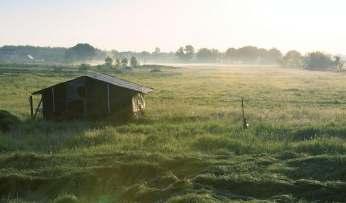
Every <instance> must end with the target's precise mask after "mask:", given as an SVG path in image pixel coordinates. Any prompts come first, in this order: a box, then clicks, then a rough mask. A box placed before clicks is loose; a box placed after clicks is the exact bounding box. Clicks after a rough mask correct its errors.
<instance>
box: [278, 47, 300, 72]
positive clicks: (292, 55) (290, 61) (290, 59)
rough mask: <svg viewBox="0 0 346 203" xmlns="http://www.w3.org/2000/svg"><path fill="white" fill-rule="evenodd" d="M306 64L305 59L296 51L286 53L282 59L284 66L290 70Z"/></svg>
mask: <svg viewBox="0 0 346 203" xmlns="http://www.w3.org/2000/svg"><path fill="white" fill-rule="evenodd" d="M303 64H304V57H303V56H302V55H301V53H299V52H298V51H296V50H291V51H289V52H287V53H286V55H285V56H284V57H283V59H282V65H283V66H284V67H289V68H301V67H302V66H303Z"/></svg>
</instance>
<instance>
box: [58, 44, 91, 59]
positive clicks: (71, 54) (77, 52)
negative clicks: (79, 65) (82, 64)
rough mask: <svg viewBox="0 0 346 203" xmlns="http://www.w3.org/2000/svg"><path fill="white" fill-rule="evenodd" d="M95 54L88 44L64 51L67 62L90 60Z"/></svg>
mask: <svg viewBox="0 0 346 203" xmlns="http://www.w3.org/2000/svg"><path fill="white" fill-rule="evenodd" d="M96 52H97V50H96V49H95V48H94V47H93V46H91V45H90V44H82V43H79V44H77V45H75V46H74V47H71V48H69V49H67V50H66V53H65V59H66V60H67V61H69V62H73V61H86V60H91V59H93V58H94V57H95V56H96Z"/></svg>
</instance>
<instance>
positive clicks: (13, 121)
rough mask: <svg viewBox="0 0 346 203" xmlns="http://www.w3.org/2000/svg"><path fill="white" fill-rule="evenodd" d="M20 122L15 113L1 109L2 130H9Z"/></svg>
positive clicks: (0, 124)
mask: <svg viewBox="0 0 346 203" xmlns="http://www.w3.org/2000/svg"><path fill="white" fill-rule="evenodd" d="M19 122H20V120H19V119H18V117H16V116H15V115H13V114H11V113H9V112H7V111H4V110H0V131H2V132H7V131H9V130H11V129H12V128H13V127H15V126H16V125H18V123H19Z"/></svg>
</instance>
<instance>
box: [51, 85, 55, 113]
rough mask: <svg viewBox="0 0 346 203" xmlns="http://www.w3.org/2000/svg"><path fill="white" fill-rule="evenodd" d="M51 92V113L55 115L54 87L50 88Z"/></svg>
mask: <svg viewBox="0 0 346 203" xmlns="http://www.w3.org/2000/svg"><path fill="white" fill-rule="evenodd" d="M51 90H52V103H53V113H55V95H54V87H52V88H51Z"/></svg>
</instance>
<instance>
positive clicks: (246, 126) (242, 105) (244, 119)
mask: <svg viewBox="0 0 346 203" xmlns="http://www.w3.org/2000/svg"><path fill="white" fill-rule="evenodd" d="M241 115H242V120H243V129H247V128H248V127H249V124H248V123H247V120H246V118H245V110H244V97H242V98H241Z"/></svg>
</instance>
